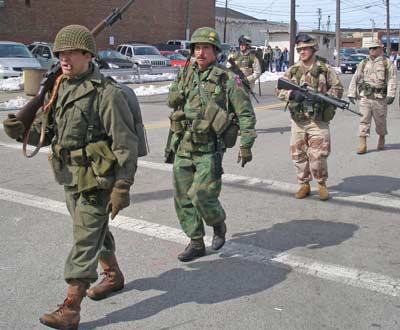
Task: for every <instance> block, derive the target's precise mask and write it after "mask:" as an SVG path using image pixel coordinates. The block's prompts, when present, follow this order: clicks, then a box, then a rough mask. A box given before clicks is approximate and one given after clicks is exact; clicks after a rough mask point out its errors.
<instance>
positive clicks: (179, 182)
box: [173, 152, 226, 239]
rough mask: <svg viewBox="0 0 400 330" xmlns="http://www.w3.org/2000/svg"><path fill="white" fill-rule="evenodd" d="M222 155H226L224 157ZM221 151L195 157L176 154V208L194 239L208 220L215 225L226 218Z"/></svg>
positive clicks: (209, 224)
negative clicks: (222, 202)
mask: <svg viewBox="0 0 400 330" xmlns="http://www.w3.org/2000/svg"><path fill="white" fill-rule="evenodd" d="M221 158H222V157H221ZM221 163H222V159H221V160H220V161H219V160H218V157H217V154H216V153H214V152H212V153H192V157H191V158H183V157H179V156H178V155H176V156H175V161H174V166H173V185H174V202H175V210H176V214H177V216H178V219H179V222H180V225H181V227H182V229H183V231H184V232H185V234H186V235H187V236H188V237H190V238H191V239H197V238H201V237H203V236H204V235H205V233H204V224H203V220H204V222H205V223H206V224H207V225H208V226H215V225H218V224H220V223H222V222H224V221H225V218H226V214H225V211H224V209H223V208H222V205H221V203H220V202H219V200H218V198H219V194H220V192H221V175H222V167H221Z"/></svg>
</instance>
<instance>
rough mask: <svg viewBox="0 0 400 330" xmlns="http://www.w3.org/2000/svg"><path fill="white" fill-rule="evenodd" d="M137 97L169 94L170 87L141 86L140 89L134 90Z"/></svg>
mask: <svg viewBox="0 0 400 330" xmlns="http://www.w3.org/2000/svg"><path fill="white" fill-rule="evenodd" d="M133 90H134V91H135V94H136V95H137V96H149V95H159V94H167V93H168V91H169V85H168V86H154V85H150V86H140V87H138V88H134V89H133Z"/></svg>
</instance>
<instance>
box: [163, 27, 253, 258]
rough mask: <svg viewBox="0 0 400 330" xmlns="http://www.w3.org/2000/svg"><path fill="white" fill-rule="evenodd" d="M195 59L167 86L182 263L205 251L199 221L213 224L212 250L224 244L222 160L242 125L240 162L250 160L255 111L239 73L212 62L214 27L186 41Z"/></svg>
mask: <svg viewBox="0 0 400 330" xmlns="http://www.w3.org/2000/svg"><path fill="white" fill-rule="evenodd" d="M190 49H191V53H192V54H193V55H194V57H195V59H196V60H195V63H193V64H189V63H187V65H186V66H185V68H183V69H182V70H181V71H180V73H179V75H178V77H177V79H176V81H175V82H174V83H173V84H172V85H171V87H170V92H169V96H168V106H169V107H171V108H173V109H174V111H173V112H172V113H171V116H170V119H171V131H172V132H173V135H172V138H171V139H170V145H171V149H172V151H173V152H174V153H175V159H174V164H173V184H174V202H175V209H176V213H177V216H178V218H179V221H180V224H181V227H182V229H183V231H184V232H185V233H186V235H187V236H188V237H189V238H190V243H189V245H188V246H187V247H186V249H185V250H184V251H183V252H182V253H181V254H179V255H178V259H179V260H180V261H183V262H185V261H190V260H193V259H195V258H198V257H201V256H204V255H205V253H206V252H205V245H204V240H203V236H204V235H205V232H204V224H203V221H204V222H205V223H206V224H207V225H209V226H212V227H213V229H214V237H213V242H212V248H213V249H214V250H218V249H220V248H221V247H222V246H223V245H224V243H225V234H226V225H225V219H226V214H225V211H224V209H223V207H222V205H221V203H220V201H219V200H218V198H219V195H220V191H221V175H222V172H223V170H222V158H223V154H224V152H225V151H226V148H228V147H232V146H233V145H234V144H235V142H236V138H237V133H238V128H239V127H240V132H241V134H240V148H239V150H240V151H239V156H238V162H241V165H242V167H243V166H244V165H245V164H246V163H247V162H250V161H251V160H252V153H251V148H252V146H253V143H254V140H255V137H256V133H255V123H256V119H255V114H254V111H253V108H252V105H251V102H250V100H249V96H248V94H247V92H246V91H245V90H244V89H243V86H242V82H241V80H240V78H239V77H238V76H236V75H235V74H233V73H232V72H231V71H230V70H228V69H227V68H225V67H223V66H221V65H218V64H217V63H216V59H217V54H218V52H220V50H221V44H220V40H219V36H218V34H217V33H216V31H215V30H214V29H212V28H208V27H203V28H199V29H197V30H196V31H195V32H194V33H193V35H192V38H191V41H190Z"/></svg>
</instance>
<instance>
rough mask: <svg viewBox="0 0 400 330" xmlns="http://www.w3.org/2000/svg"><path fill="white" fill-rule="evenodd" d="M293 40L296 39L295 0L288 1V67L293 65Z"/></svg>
mask: <svg viewBox="0 0 400 330" xmlns="http://www.w3.org/2000/svg"><path fill="white" fill-rule="evenodd" d="M295 38H296V0H290V32H289V65H293V64H294V43H295Z"/></svg>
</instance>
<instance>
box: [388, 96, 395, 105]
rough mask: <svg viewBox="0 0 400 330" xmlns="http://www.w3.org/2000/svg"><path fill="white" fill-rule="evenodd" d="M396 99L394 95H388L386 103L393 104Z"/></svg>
mask: <svg viewBox="0 0 400 330" xmlns="http://www.w3.org/2000/svg"><path fill="white" fill-rule="evenodd" d="M393 101H394V97H393V96H387V97H386V104H392V103H393Z"/></svg>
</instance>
